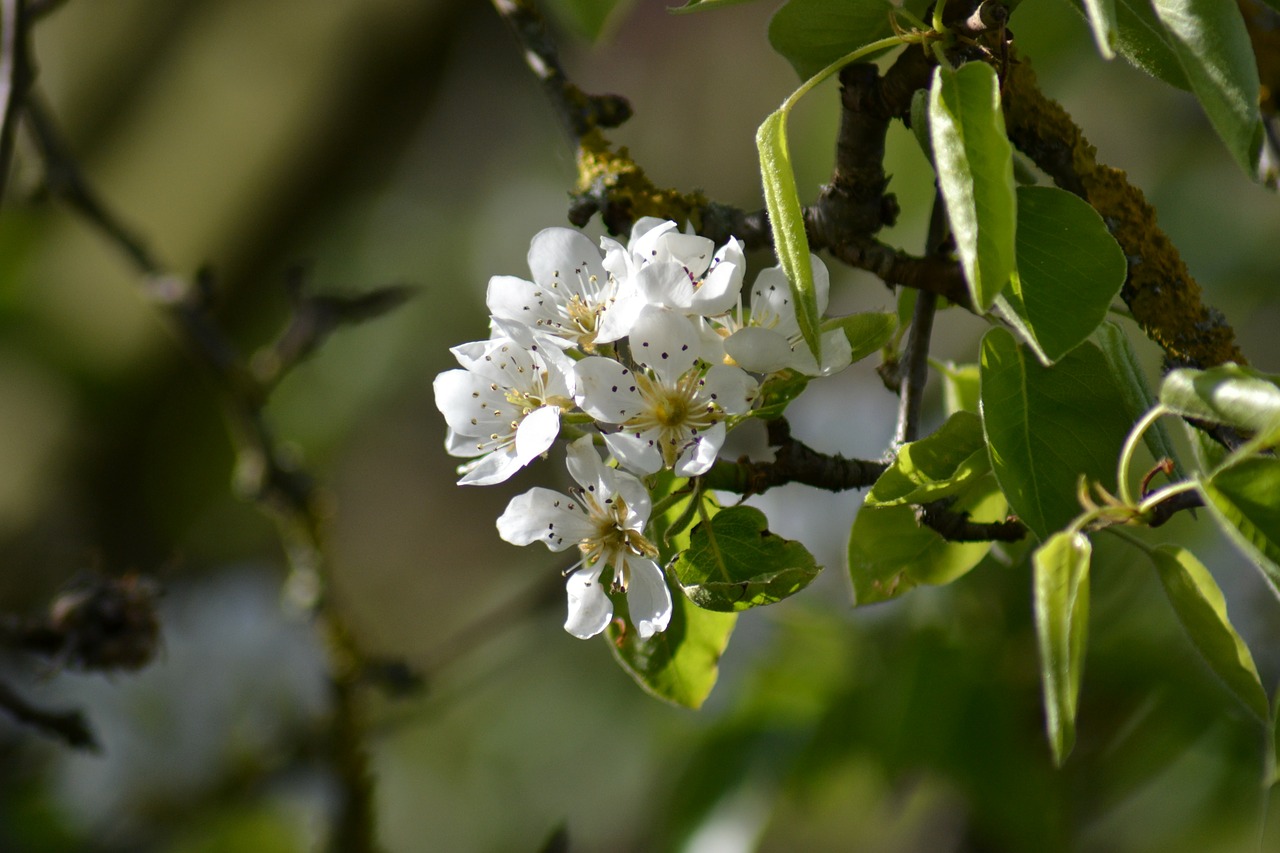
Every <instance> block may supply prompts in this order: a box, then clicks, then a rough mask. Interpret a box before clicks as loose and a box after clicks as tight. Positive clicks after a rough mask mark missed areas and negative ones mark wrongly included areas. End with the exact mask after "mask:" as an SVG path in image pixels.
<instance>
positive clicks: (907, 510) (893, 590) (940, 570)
mask: <svg viewBox="0 0 1280 853" xmlns="http://www.w3.org/2000/svg"><path fill="white" fill-rule="evenodd" d="M950 509H952V510H953V511H956V512H968V513H969V514H970V516H971V517H972V518H973V520H974V521H1002V520H1004V518H1005V512H1006V510H1007V509H1008V504H1007V503H1006V502H1005V499H1004V495H1003V494H1001V492H1000V488H999V486H998V485H997V484H996V481H995V478H994V477H993V476H991V475H990V474H987V475H985V476H982V477H978V478H977V479H974V480H970V481H969V484H968V488H966V489H965V490H964V491H963V492H962V493H960V494H958V495H955V501H954V503H952V504H951V506H950ZM990 550H991V543H990V542H948V541H947V540H946V539H943V538H942V536H941V534H939V533H938V532H937V531H935V530H933V529H932V528H929V527H923V526H922V525H920V523H919V522H917V521H916V515H915V508H914V507H912V506H910V505H907V504H900V505H897V506H870V505H867V504H863V506H862V509H860V510H858V517H857V518H856V519H854V522H853V529H852V530H851V531H850V533H849V551H848V553H849V577H850V578H851V579H852V580H853V594H854V603H855V604H857V605H858V606H861V605H864V604H874V603H876V602H879V601H888V600H889V599H892V598H897V597H898V596H900V595H902V594H903V593H905V592H907V591H908V590H910V589H914V588H915V587H917V586H919V585H921V584H929V585H941V584H947V583H951V582H952V581H954V580H956V579H957V578H959V577H961V576H963V575H964V574H966V573H967V572H968V571H969V570H970V569H972V568H973V567H974V566H976V565H978V563H980V562H982V558H983V557H985V556H986V555H987V552H988V551H990Z"/></svg>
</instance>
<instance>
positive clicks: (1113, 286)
mask: <svg viewBox="0 0 1280 853" xmlns="http://www.w3.org/2000/svg"><path fill="white" fill-rule="evenodd" d="M1017 196H1018V228H1017V239H1016V245H1017V261H1018V268H1017V271H1016V273H1015V274H1014V277H1013V281H1012V286H1011V287H1010V288H1009V289H1008V290H1007V291H1006V292H1005V297H1006V298H1007V299H1008V301H1009V303H1010V305H1011V306H1012V308H1013V310H1014V312H1015V313H1016V314H1017V315H1018V316H1019V318H1021V320H1022V323H1020V324H1019V326H1020V327H1021V330H1022V331H1023V332H1024V334H1026V335H1029V336H1030V341H1029V343H1032V344H1034V345H1035V347H1036V349H1037V351H1038V353H1043V354H1044V359H1042V360H1045V361H1047V362H1049V363H1052V362H1055V361H1057V360H1058V359H1060V358H1062V356H1064V355H1066V354H1067V353H1068V352H1070V351H1071V350H1072V349H1073V348H1075V347H1076V346H1078V345H1079V344H1080V343H1081V342H1083V341H1084V340H1085V339H1086V338H1088V337H1089V335H1091V334H1092V333H1093V330H1094V329H1096V328H1098V324H1099V323H1101V322H1102V321H1103V320H1104V319H1106V316H1107V310H1108V309H1109V308H1110V307H1111V303H1112V301H1113V300H1114V299H1115V298H1116V296H1117V295H1118V294H1119V293H1120V286H1121V285H1122V284H1124V279H1125V274H1126V272H1127V269H1128V266H1127V264H1126V263H1125V258H1124V252H1123V251H1122V250H1121V248H1120V245H1119V244H1118V243H1116V241H1115V238H1114V237H1112V236H1111V234H1110V232H1108V231H1107V227H1106V225H1104V224H1103V222H1102V217H1101V216H1099V215H1098V213H1097V211H1095V210H1094V209H1093V208H1092V207H1091V206H1090V205H1089V203H1088V202H1086V201H1084V200H1082V199H1080V198H1078V197H1077V196H1075V195H1072V194H1071V193H1069V192H1067V191H1065V190H1060V189H1057V188H1056V187H1019V188H1018V190H1017Z"/></svg>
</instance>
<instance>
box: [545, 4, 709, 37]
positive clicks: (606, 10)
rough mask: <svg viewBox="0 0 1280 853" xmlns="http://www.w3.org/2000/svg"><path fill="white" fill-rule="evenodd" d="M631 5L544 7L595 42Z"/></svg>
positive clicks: (561, 21) (568, 26) (562, 5)
mask: <svg viewBox="0 0 1280 853" xmlns="http://www.w3.org/2000/svg"><path fill="white" fill-rule="evenodd" d="M721 2H723V0H721ZM631 5H632V2H631V0H549V2H548V3H547V7H546V8H547V11H548V12H549V13H550V14H551V15H552V16H553V17H554V18H555V19H556V20H557V21H559V22H560V23H561V24H562V25H564V26H565V27H566V28H567V29H569V30H571V31H573V32H574V33H576V34H577V35H578V36H580V37H581V38H584V39H586V40H587V41H591V42H597V41H599V40H600V38H601V37H602V36H603V35H604V34H605V32H606V31H609V30H611V29H612V27H611V26H610V24H611V23H616V22H617V19H618V17H619V16H621V15H624V14H625V13H626V11H627V9H628V8H629V7H630V6H631Z"/></svg>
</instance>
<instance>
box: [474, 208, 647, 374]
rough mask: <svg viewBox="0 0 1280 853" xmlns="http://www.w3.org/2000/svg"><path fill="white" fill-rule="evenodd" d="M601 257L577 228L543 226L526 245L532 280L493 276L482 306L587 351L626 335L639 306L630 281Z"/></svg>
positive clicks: (636, 294) (565, 344)
mask: <svg viewBox="0 0 1280 853" xmlns="http://www.w3.org/2000/svg"><path fill="white" fill-rule="evenodd" d="M603 261H604V256H603V254H602V253H601V250H600V249H599V248H597V247H596V245H595V244H594V243H592V242H591V241H590V240H588V239H587V238H586V237H585V236H583V235H582V234H581V233H580V232H578V231H575V230H573V229H572V228H547V229H544V230H542V231H539V232H538V233H537V234H536V235H534V238H533V240H532V242H531V243H530V244H529V271H530V273H531V274H532V276H533V280H532V281H526V280H525V279H522V278H517V277H515V276H509V275H497V276H494V277H493V278H491V279H489V289H488V292H487V294H486V296H485V301H486V304H487V305H488V307H489V311H490V312H491V313H492V314H493V316H494V317H495V318H497V319H500V320H506V321H509V322H515V323H521V324H524V325H526V326H528V327H529V328H531V329H533V330H536V331H538V332H540V333H542V334H545V335H549V336H551V337H552V338H553V339H554V340H556V341H558V342H559V344H560V345H561V346H564V347H571V346H578V347H581V348H582V349H583V350H585V351H587V352H591V351H593V350H594V349H595V346H596V345H597V344H603V343H609V342H612V341H616V340H618V339H619V338H621V337H623V336H624V335H626V334H627V331H628V328H629V327H630V324H631V320H632V319H633V318H634V317H635V315H636V313H637V312H638V311H639V309H640V307H641V306H642V305H643V299H642V298H641V297H640V295H639V294H638V293H637V292H636V291H635V289H634V284H633V282H631V280H630V279H629V278H618V277H616V276H614V275H613V274H612V273H610V272H609V271H608V270H606V269H605V267H604V263H603Z"/></svg>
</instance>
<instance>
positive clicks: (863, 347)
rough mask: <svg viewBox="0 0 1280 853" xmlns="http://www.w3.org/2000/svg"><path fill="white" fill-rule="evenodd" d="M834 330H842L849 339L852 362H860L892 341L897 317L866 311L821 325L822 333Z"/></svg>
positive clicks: (896, 326)
mask: <svg viewBox="0 0 1280 853" xmlns="http://www.w3.org/2000/svg"><path fill="white" fill-rule="evenodd" d="M835 328H839V329H843V330H844V336H845V337H846V338H848V339H849V348H850V349H851V350H852V351H853V359H852V361H854V362H856V361H861V360H862V359H864V358H866V357H867V356H869V355H871V354H872V353H875V352H879V351H880V350H881V349H882V348H883V347H884V345H885V344H887V343H889V341H891V340H893V333H894V332H896V331H897V330H898V315H897V314H894V313H888V312H882V311H868V312H866V313H862V314H849V315H848V316H845V317H836V318H833V319H830V320H826V321H825V322H823V324H822V331H824V332H825V331H828V330H830V329H835Z"/></svg>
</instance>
